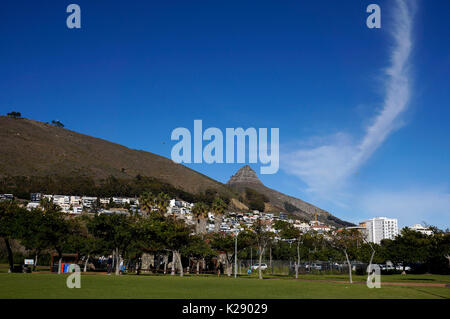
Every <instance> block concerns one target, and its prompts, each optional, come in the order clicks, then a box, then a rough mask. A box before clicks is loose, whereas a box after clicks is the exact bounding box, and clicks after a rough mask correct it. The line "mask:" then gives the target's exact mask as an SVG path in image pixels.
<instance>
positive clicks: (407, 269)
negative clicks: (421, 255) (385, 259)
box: [395, 265, 411, 271]
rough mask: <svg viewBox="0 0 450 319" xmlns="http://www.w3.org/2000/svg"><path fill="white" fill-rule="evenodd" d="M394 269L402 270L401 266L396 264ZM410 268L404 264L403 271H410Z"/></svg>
mask: <svg viewBox="0 0 450 319" xmlns="http://www.w3.org/2000/svg"><path fill="white" fill-rule="evenodd" d="M395 269H397V270H401V271H403V266H401V265H398V266H397V267H395ZM410 270H411V267H409V266H405V271H410Z"/></svg>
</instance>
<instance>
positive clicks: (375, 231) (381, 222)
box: [360, 217, 398, 244]
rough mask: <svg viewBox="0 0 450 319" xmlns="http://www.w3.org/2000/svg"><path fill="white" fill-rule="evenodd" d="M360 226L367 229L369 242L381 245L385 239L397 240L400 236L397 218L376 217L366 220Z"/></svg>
mask: <svg viewBox="0 0 450 319" xmlns="http://www.w3.org/2000/svg"><path fill="white" fill-rule="evenodd" d="M360 225H364V227H365V228H366V236H367V240H368V241H369V242H372V243H375V244H379V243H380V242H381V241H382V240H383V239H395V237H396V236H397V235H398V220H397V218H387V217H375V218H372V219H369V220H365V221H363V222H362V223H360Z"/></svg>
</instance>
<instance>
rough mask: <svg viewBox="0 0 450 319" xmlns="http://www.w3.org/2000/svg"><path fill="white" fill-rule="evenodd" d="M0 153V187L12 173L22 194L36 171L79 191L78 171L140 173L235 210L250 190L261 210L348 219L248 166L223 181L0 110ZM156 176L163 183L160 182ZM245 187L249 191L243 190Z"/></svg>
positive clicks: (95, 175)
mask: <svg viewBox="0 0 450 319" xmlns="http://www.w3.org/2000/svg"><path fill="white" fill-rule="evenodd" d="M0 154H1V157H0V188H1V189H3V190H4V191H5V192H6V191H7V190H8V191H9V190H11V189H13V190H14V189H15V190H17V189H18V188H19V187H16V188H14V187H13V186H12V185H9V184H8V183H11V179H8V178H11V177H13V180H14V183H19V184H20V185H21V186H22V194H23V196H24V197H25V196H28V194H29V192H31V191H41V188H40V185H42V183H41V184H39V183H36V184H33V183H31V181H30V180H29V179H26V178H34V177H39V178H43V179H44V181H45V180H46V179H47V178H49V177H54V176H56V177H64V178H65V179H62V181H63V183H65V185H63V186H64V187H61V185H60V184H61V182H60V180H59V179H55V180H53V186H54V187H56V188H58V189H69V190H71V191H72V192H75V193H77V194H80V193H79V192H76V190H77V189H80V188H77V187H76V186H77V185H75V184H76V183H77V181H78V180H79V179H83V178H84V177H86V178H88V179H87V180H88V181H89V180H91V179H92V181H93V182H95V183H96V182H98V181H104V180H107V179H109V178H110V177H114V178H117V179H118V180H119V181H123V180H130V181H133V180H136V179H137V177H138V176H143V177H150V178H154V179H156V180H157V182H155V183H156V184H157V185H158V187H163V189H169V188H168V187H169V186H170V187H174V188H175V189H177V190H182V191H183V192H186V193H188V194H195V195H199V194H200V195H199V196H203V195H204V196H203V197H200V198H201V199H200V200H203V201H208V199H209V200H210V199H211V196H210V194H211V192H210V190H214V191H215V192H217V193H218V194H220V195H221V196H223V197H225V198H228V199H230V208H233V209H236V210H246V209H247V207H248V206H247V204H248V203H249V201H248V197H249V196H250V195H251V196H253V199H255V198H256V199H257V200H259V201H260V203H261V202H262V200H263V201H264V202H265V203H263V204H262V205H263V208H265V210H266V211H274V212H280V211H283V212H289V213H292V214H293V215H295V216H297V217H299V218H304V219H307V220H311V219H313V218H314V213H315V212H317V214H318V217H319V220H321V221H324V222H326V223H327V224H332V225H346V224H349V223H346V222H344V221H341V220H340V219H338V218H336V217H334V216H332V215H331V214H329V213H328V212H326V211H324V210H322V209H320V208H317V207H315V206H314V205H311V204H309V203H306V202H304V201H302V200H300V199H297V198H294V197H291V196H287V195H285V194H282V193H280V192H277V191H275V190H273V189H270V188H268V187H266V186H264V184H263V183H262V182H261V181H260V180H259V178H258V176H257V175H256V173H255V172H254V171H253V170H252V169H251V168H250V167H249V166H244V167H243V168H241V169H240V170H239V171H238V172H237V173H236V174H235V175H234V176H233V177H232V178H231V179H230V180H229V181H228V183H227V185H225V184H222V183H220V182H218V181H216V180H214V179H212V178H209V177H208V176H205V175H203V174H201V173H199V172H196V171H194V170H192V169H190V168H187V167H186V166H184V165H181V164H177V163H175V162H173V161H172V160H170V159H168V158H165V157H162V156H159V155H156V154H153V153H150V152H145V151H141V150H134V149H130V148H127V147H125V146H122V145H119V144H115V143H112V142H108V141H105V140H102V139H99V138H95V137H91V136H88V135H84V134H80V133H77V132H74V131H71V130H68V129H65V128H61V127H57V126H55V125H50V124H48V123H43V122H39V121H34V120H29V119H25V118H17V119H15V118H10V117H5V116H0ZM22 177H23V178H22ZM159 181H161V182H162V183H166V184H167V185H169V186H167V185H165V184H162V186H161V184H159ZM45 183H47V182H45ZM49 183H50V184H51V182H49ZM85 184H86V182H85ZM85 184H82V185H83V186H85ZM112 184H114V185H116V184H120V183H119V182H116V181H113V182H112ZM36 185H38V186H36ZM55 185H56V186H55ZM16 186H17V185H16ZM164 187H165V188H164ZM158 189H159V188H158ZM246 189H252V190H254V192H253V193H252V194H249V193H248V191H247V194H245V192H246ZM122 190H123V189H122V188H120V187H118V190H117V191H116V190H115V189H114V190H113V191H114V192H116V193H117V195H123V194H119V193H122ZM170 190H172V191H173V189H170ZM11 192H13V193H14V191H11ZM175 193H176V194H177V192H175ZM242 194H244V196H242ZM259 194H261V196H260V195H259ZM81 195H82V194H81ZM241 197H242V198H241ZM245 197H247V198H245ZM240 199H241V200H240ZM264 206H265V207H264Z"/></svg>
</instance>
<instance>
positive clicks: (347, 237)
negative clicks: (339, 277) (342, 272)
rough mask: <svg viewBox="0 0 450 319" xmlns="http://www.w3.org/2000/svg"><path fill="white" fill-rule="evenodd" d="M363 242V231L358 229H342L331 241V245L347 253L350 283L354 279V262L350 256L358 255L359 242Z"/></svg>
mask: <svg viewBox="0 0 450 319" xmlns="http://www.w3.org/2000/svg"><path fill="white" fill-rule="evenodd" d="M360 242H362V236H361V233H360V232H359V231H358V230H356V229H340V230H338V231H337V232H336V233H335V234H334V237H333V239H332V241H331V245H332V246H333V247H334V248H335V249H338V250H340V251H342V252H343V253H344V255H345V259H346V261H347V265H348V274H349V280H350V283H353V279H352V264H351V263H350V257H349V255H350V256H351V257H354V256H356V249H357V248H358V243H360Z"/></svg>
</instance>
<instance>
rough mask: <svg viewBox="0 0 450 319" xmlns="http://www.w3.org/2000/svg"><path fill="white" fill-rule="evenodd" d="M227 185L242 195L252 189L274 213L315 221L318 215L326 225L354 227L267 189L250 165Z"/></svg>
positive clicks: (324, 212)
mask: <svg viewBox="0 0 450 319" xmlns="http://www.w3.org/2000/svg"><path fill="white" fill-rule="evenodd" d="M227 185H228V186H230V187H231V188H233V189H236V190H237V191H238V192H240V193H242V194H243V193H245V190H246V189H247V188H250V189H253V190H255V191H257V192H258V193H260V194H262V195H264V196H266V197H267V198H268V199H269V201H270V206H271V210H273V211H278V212H279V211H283V212H289V213H291V214H293V215H295V216H297V217H299V218H302V219H305V220H313V219H314V218H315V214H316V213H317V218H318V220H319V221H322V222H324V223H326V224H330V225H334V226H342V225H352V224H351V223H348V222H345V221H342V220H340V219H339V218H337V217H335V216H333V215H331V214H330V213H329V212H327V211H325V210H323V209H321V208H318V207H316V206H314V205H312V204H310V203H307V202H305V201H303V200H301V199H298V198H295V197H292V196H288V195H285V194H283V193H280V192H278V191H276V190H274V189H271V188H269V187H266V186H265V185H264V184H263V183H262V182H261V181H260V179H259V178H258V176H257V175H256V172H255V171H254V170H253V169H252V168H251V167H250V166H248V165H246V166H244V167H242V168H241V169H240V170H239V171H238V172H237V173H236V174H235V175H233V176H232V177H231V178H230V180H229V181H228V183H227ZM266 206H267V205H266Z"/></svg>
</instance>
